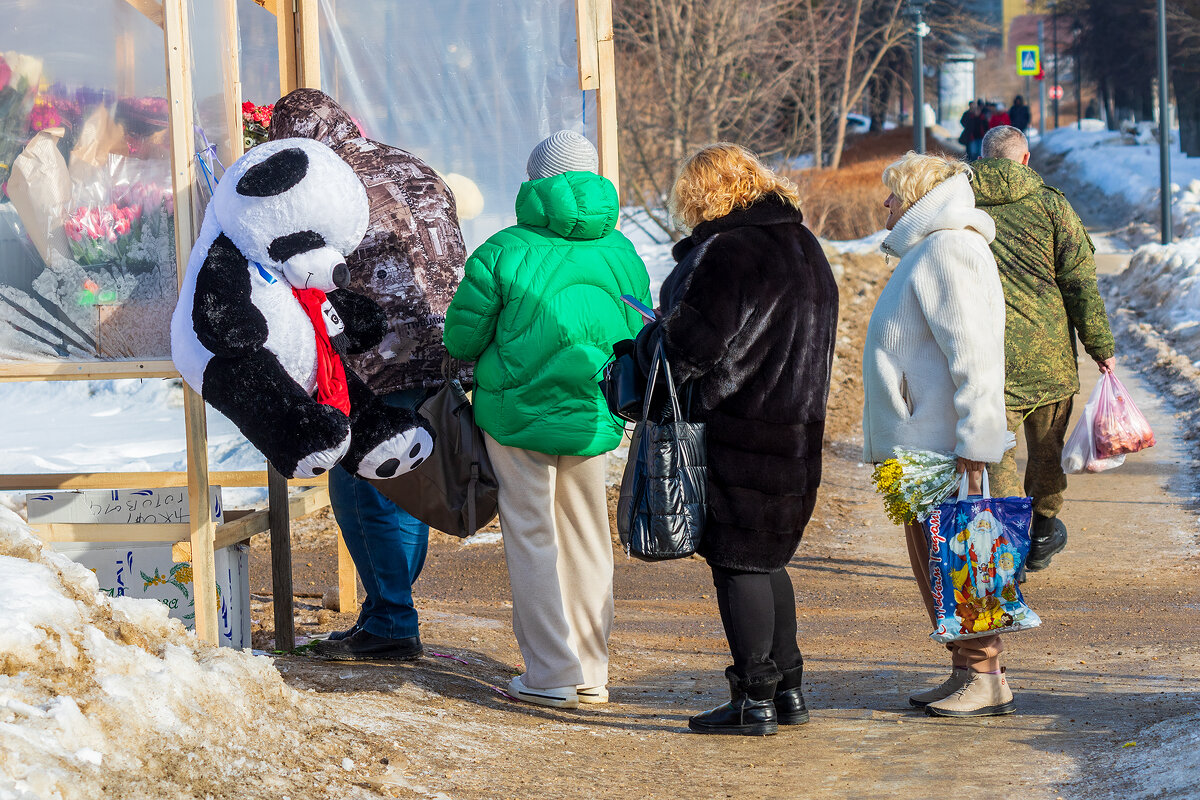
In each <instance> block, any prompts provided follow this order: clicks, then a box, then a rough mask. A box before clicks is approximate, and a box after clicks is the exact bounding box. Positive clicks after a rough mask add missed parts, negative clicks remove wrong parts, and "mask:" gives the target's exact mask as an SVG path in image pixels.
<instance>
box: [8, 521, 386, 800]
mask: <svg viewBox="0 0 1200 800" xmlns="http://www.w3.org/2000/svg"><path fill="white" fill-rule="evenodd" d="M322 716H323V709H322V708H321V707H320V705H319V702H318V701H316V700H314V699H311V698H308V697H306V696H304V695H301V694H298V693H297V692H296V691H294V690H292V689H291V688H289V687H288V686H287V685H286V684H284V682H283V679H282V678H281V677H280V675H279V673H278V672H277V671H276V670H275V668H274V666H273V665H272V663H271V661H270V660H269V659H266V658H258V657H254V656H251V655H249V654H246V653H242V652H239V651H236V650H231V649H229V648H217V647H213V646H209V645H205V644H202V643H200V642H199V641H198V640H197V639H196V638H195V637H194V636H191V635H189V634H187V633H186V632H185V631H184V629H183V627H182V626H181V625H180V623H179V622H178V621H176V620H172V619H169V618H168V617H167V611H166V608H165V607H164V606H163V605H162V604H160V603H157V602H154V601H149V600H133V599H129V598H125V597H117V598H109V597H107V596H106V595H102V594H100V593H99V592H98V591H97V584H96V578H95V576H94V575H93V574H92V573H91V572H90V571H89V570H87V569H85V568H84V567H82V566H80V565H78V564H76V563H74V562H72V561H70V560H69V559H67V558H65V557H63V556H60V555H57V554H55V553H52V552H50V551H48V550H43V549H42V545H41V543H40V541H39V540H38V539H37V538H36V537H34V536H33V534H32V533H31V532H30V530H29V528H28V527H27V526H26V525H25V524H24V522H22V521H21V519H20V518H19V517H18V516H17V515H16V514H14V513H13V512H11V511H9V510H8V509H6V508H0V800H32V798H38V800H58V799H59V798H62V799H63V800H70V798H94V797H120V798H125V799H126V800H135V799H137V798H162V797H192V796H197V797H211V798H226V797H228V798H241V797H265V796H271V797H280V796H283V795H285V794H288V795H290V796H291V797H292V798H296V799H297V800H298V798H301V797H361V796H364V794H363V793H362V791H361V790H359V789H358V788H357V787H356V786H355V785H354V783H359V782H361V781H362V779H363V777H364V776H363V774H362V773H363V770H361V769H356V768H354V767H353V764H351V771H346V768H345V766H344V764H343V759H345V758H347V757H350V760H351V761H356V762H357V763H359V764H364V763H371V762H372V761H373V759H372V758H371V755H370V753H369V751H368V750H367V747H366V746H365V745H364V744H362V743H361V742H358V741H357V740H358V738H359V737H357V736H355V735H354V734H353V732H349V731H347V729H345V728H339V727H338V726H336V725H332V724H327V723H324V722H321V721H320V720H321V718H322ZM356 773H358V774H356ZM369 796H375V795H373V794H371V795H369Z"/></svg>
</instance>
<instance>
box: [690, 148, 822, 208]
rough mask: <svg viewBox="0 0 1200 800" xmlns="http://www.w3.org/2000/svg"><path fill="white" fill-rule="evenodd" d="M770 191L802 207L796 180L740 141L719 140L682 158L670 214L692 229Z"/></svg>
mask: <svg viewBox="0 0 1200 800" xmlns="http://www.w3.org/2000/svg"><path fill="white" fill-rule="evenodd" d="M770 194H773V195H776V196H777V197H779V198H780V199H781V200H783V201H784V202H785V203H787V204H788V205H790V206H792V207H793V208H796V209H798V208H800V190H799V189H797V188H796V184H794V183H792V182H791V181H790V180H788V179H787V178H785V177H783V176H782V175H777V174H776V173H775V172H774V171H772V170H771V169H769V168H768V167H767V166H765V165H764V164H763V163H762V162H761V161H759V159H758V156H756V155H754V153H752V152H750V151H749V150H747V149H746V148H744V147H742V146H741V145H736V144H731V143H729V142H720V143H718V144H712V145H709V146H708V147H705V148H703V149H702V150H700V151H698V152H696V153H694V154H692V155H691V156H690V157H689V158H688V159H687V160H686V161H684V162H683V165H682V166H680V168H679V176H678V177H677V178H676V179H675V185H674V186H673V187H672V188H671V198H670V201H669V202H668V206H669V208H670V211H671V216H673V217H674V218H675V219H676V220H678V221H679V222H680V223H682V224H683V225H684V226H685V227H686V228H688V229H691V228H694V227H696V226H697V225H699V224H700V223H701V222H706V221H708V220H712V219H720V218H721V217H723V216H725V215H726V214H728V213H729V212H730V211H733V210H734V209H735V208H746V207H748V206H750V205H751V204H753V203H754V202H755V201H756V200H759V199H761V198H763V197H765V196H766V195H770Z"/></svg>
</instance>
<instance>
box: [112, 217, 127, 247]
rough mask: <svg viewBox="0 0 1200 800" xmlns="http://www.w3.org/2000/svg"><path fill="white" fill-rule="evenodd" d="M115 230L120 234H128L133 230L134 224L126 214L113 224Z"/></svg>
mask: <svg viewBox="0 0 1200 800" xmlns="http://www.w3.org/2000/svg"><path fill="white" fill-rule="evenodd" d="M113 230H115V231H116V232H117V235H118V236H125V235H126V234H128V233H129V231H130V230H132V226H131V225H130V224H129V218H128V217H125V216H122V217H120V218H119V219H118V220H117V221H116V224H115V225H114V226H113ZM110 241H112V240H110Z"/></svg>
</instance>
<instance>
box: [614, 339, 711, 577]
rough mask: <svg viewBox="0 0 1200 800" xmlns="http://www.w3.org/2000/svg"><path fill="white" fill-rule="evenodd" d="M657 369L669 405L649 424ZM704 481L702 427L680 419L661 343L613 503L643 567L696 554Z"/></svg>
mask: <svg viewBox="0 0 1200 800" xmlns="http://www.w3.org/2000/svg"><path fill="white" fill-rule="evenodd" d="M660 369H661V372H662V374H663V375H664V376H665V378H666V388H667V398H666V400H667V402H665V403H664V404H663V406H662V410H661V412H660V413H657V414H655V419H651V403H650V400H651V398H652V397H653V396H654V387H655V383H656V382H657V380H658V374H659V371H660ZM707 479H708V466H707V458H706V453H705V446H704V423H701V422H688V421H687V420H685V419H684V418H683V413H682V411H681V409H680V406H679V396H678V394H677V392H676V390H675V382H674V380H673V379H672V378H671V368H670V365H669V364H668V363H667V359H666V355H665V354H664V353H663V348H662V343H661V342H660V343H659V345H658V347H657V348H656V349H655V351H654V363H653V364H652V365H651V367H650V377H649V388H648V389H647V391H646V392H645V399H644V401H643V406H642V418H641V420H640V421H639V422H638V423H637V427H635V428H634V431H633V442H632V444H630V446H629V461H628V462H627V463H626V465H625V474H624V475H623V476H622V478H621V494H620V498H619V499H618V501H617V533H618V534H620V537H621V544H623V545H624V546H625V552H626V553H628V554H629V555H631V556H635V557H636V558H640V559H643V560H645V561H664V560H667V559H672V558H686V557H687V556H690V555H692V554H693V553H695V552H696V548H697V547H698V546H699V544H700V537H701V535H702V534H703V533H704V520H705V516H706V514H707V506H706V503H705V484H706V481H707Z"/></svg>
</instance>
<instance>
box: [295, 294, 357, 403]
mask: <svg viewBox="0 0 1200 800" xmlns="http://www.w3.org/2000/svg"><path fill="white" fill-rule="evenodd" d="M292 294H293V295H295V296H296V300H297V301H299V303H300V307H301V308H303V309H304V313H305V314H307V315H308V319H309V321H310V322H312V326H313V333H314V334H316V339H317V402H319V403H324V404H325V405H327V406H333V407H334V408H336V409H337V410H338V411H341V412H342V413H343V414H345V415H346V416H350V386H349V384H348V383H347V382H346V368H345V367H344V366H342V358H341V356H339V355H338V354H337V351H336V350H334V349H333V343H332V342H331V341H330V340H329V327H328V325H327V323H326V321H325V314H324V312H323V311H322V307H323V306H324V305H326V304H327V303H328V302H329V301H328V300H326V299H325V293H324V292H323V291H321V290H320V289H296V288H293V289H292Z"/></svg>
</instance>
